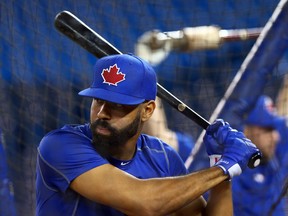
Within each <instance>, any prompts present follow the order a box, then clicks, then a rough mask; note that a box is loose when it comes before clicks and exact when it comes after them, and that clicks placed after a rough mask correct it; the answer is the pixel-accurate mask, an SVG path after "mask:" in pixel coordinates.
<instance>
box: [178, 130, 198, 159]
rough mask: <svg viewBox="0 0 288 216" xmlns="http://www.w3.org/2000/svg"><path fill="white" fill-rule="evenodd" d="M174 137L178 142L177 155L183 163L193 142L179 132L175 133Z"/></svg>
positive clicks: (190, 138)
mask: <svg viewBox="0 0 288 216" xmlns="http://www.w3.org/2000/svg"><path fill="white" fill-rule="evenodd" d="M176 136H177V141H178V154H179V155H180V157H181V158H182V160H183V161H186V159H187V158H188V157H189V155H190V153H191V151H192V149H193V147H194V140H193V138H192V137H191V136H189V135H188V134H183V133H180V132H176Z"/></svg>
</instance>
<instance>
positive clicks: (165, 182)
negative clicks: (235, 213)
mask: <svg viewBox="0 0 288 216" xmlns="http://www.w3.org/2000/svg"><path fill="white" fill-rule="evenodd" d="M227 177H228V176H227V175H224V174H223V171H222V170H221V169H220V168H218V167H212V168H209V169H207V170H203V171H199V172H197V173H193V174H189V175H186V176H181V177H170V178H154V179H147V180H141V179H137V178H135V177H133V176H131V175H129V174H127V173H125V172H123V171H121V170H119V169H118V168H115V167H114V166H112V165H109V164H106V165H102V166H100V167H97V168H94V169H92V170H89V171H87V172H85V173H83V174H82V175H80V176H78V177H77V178H76V179H75V180H74V181H73V182H72V183H71V185H70V187H71V188H72V189H73V190H75V191H76V192H77V193H79V194H81V195H82V196H84V197H86V198H88V199H90V200H93V201H95V202H99V203H102V204H104V205H108V206H111V207H113V208H115V209H118V210H119V211H121V212H123V213H125V214H127V215H145V216H148V215H167V214H169V213H173V212H175V211H177V210H179V209H180V208H182V207H184V206H186V205H187V204H189V203H191V202H193V201H194V200H196V199H197V198H199V197H200V196H201V194H203V193H204V192H206V191H207V190H209V189H210V188H212V187H215V186H216V185H218V184H219V183H221V182H223V181H224V180H225V179H227ZM225 205H226V204H225Z"/></svg>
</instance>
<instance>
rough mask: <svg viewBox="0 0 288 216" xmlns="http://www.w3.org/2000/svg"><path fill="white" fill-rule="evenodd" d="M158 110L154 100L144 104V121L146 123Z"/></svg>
mask: <svg viewBox="0 0 288 216" xmlns="http://www.w3.org/2000/svg"><path fill="white" fill-rule="evenodd" d="M155 108H156V103H155V101H153V100H150V101H147V102H145V103H144V104H143V109H142V121H143V122H146V121H147V120H148V119H149V118H150V117H151V116H152V114H153V112H154V110H155Z"/></svg>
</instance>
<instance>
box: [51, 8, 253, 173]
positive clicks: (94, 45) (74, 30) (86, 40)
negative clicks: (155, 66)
mask: <svg viewBox="0 0 288 216" xmlns="http://www.w3.org/2000/svg"><path fill="white" fill-rule="evenodd" d="M54 25H55V27H56V29H57V30H58V31H60V32H61V33H62V34H64V35H65V36H67V37H69V38H70V39H71V40H73V41H74V42H75V43H77V44H79V45H80V46H81V47H83V48H84V49H85V50H87V51H88V52H90V53H92V54H93V55H94V56H96V57H97V58H102V57H104V56H108V55H113V54H122V52H120V51H119V50H118V49H117V48H115V47H114V46H113V45H112V44H110V43H109V42H108V41H107V40H106V39H104V38H103V37H102V36H100V35H99V34H98V33H96V32H95V31H94V30H92V29H91V28H90V27H89V26H87V25H86V24H85V23H84V22H82V21H81V20H80V19H79V18H77V17H76V16H75V15H73V14H72V13H71V12H69V11H62V12H60V13H58V14H57V15H56V17H55V20H54ZM157 96H158V97H160V98H161V99H162V100H164V101H166V102H167V103H168V104H170V105H171V106H172V107H173V108H175V109H177V110H178V111H179V112H181V113H182V114H184V115H185V116H186V117H188V118H189V119H191V120H193V121H194V122H195V123H197V124H198V125H199V126H201V127H202V128H203V129H207V127H208V126H209V125H210V123H209V122H208V121H207V120H206V119H205V118H203V117H202V116H200V115H199V114H198V113H197V112H195V111H194V110H193V109H191V108H190V107H189V106H187V105H186V104H185V103H183V102H182V101H181V100H180V99H178V98H177V97H176V96H174V95H173V94H172V93H170V92H169V91H168V90H166V89H165V88H164V87H163V86H161V85H160V84H159V83H157ZM258 159H259V157H258V156H255V155H253V156H252V157H251V158H250V161H249V167H250V168H254V167H256V166H257V165H258Z"/></svg>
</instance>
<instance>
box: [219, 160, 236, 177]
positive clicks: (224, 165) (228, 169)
mask: <svg viewBox="0 0 288 216" xmlns="http://www.w3.org/2000/svg"><path fill="white" fill-rule="evenodd" d="M215 166H217V167H219V168H221V169H222V170H223V172H224V174H225V175H228V176H229V179H232V178H233V177H234V176H238V175H240V174H241V173H242V169H241V167H240V165H239V164H238V163H231V161H229V160H225V159H223V158H221V159H220V160H219V161H218V162H217V163H216V164H215Z"/></svg>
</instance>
